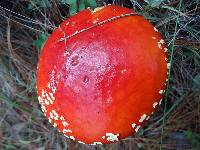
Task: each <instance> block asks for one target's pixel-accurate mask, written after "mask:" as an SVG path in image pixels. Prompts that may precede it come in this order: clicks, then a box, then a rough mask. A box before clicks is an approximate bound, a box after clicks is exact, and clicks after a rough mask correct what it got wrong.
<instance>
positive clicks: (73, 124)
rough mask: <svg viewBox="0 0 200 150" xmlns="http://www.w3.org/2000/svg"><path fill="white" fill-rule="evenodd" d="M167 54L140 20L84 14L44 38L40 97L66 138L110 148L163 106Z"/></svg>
mask: <svg viewBox="0 0 200 150" xmlns="http://www.w3.org/2000/svg"><path fill="white" fill-rule="evenodd" d="M166 52H167V48H166V47H165V45H164V40H162V39H161V35H160V33H159V32H158V30H157V29H156V28H155V27H153V25H151V24H150V23H149V22H148V21H147V20H145V19H144V18H143V17H142V16H140V15H138V14H136V13H134V12H133V11H132V10H130V9H127V8H124V7H119V6H113V5H109V6H105V7H101V8H100V9H96V10H94V11H91V10H89V9H87V10H83V11H81V12H79V13H77V14H76V15H74V16H72V17H69V18H67V19H66V20H65V21H64V22H62V23H61V25H60V26H59V27H58V28H57V29H55V31H54V32H53V33H52V34H51V36H50V37H49V38H48V40H47V42H46V43H45V45H44V47H43V49H42V52H41V54H40V58H39V64H38V73H37V90H38V99H39V103H40V105H41V108H42V111H43V112H44V115H45V116H46V117H47V118H48V119H49V122H50V123H51V124H53V126H54V127H56V128H57V129H58V131H60V132H62V133H63V134H64V135H65V136H66V137H68V138H70V139H72V140H76V141H78V142H79V143H86V144H92V145H95V144H107V143H111V142H115V141H118V140H120V139H123V138H126V137H127V136H130V135H132V134H134V133H135V132H137V131H138V130H139V129H140V127H141V126H142V125H143V123H144V122H145V121H146V120H148V119H149V117H150V115H151V114H152V112H154V109H155V108H156V106H157V105H159V104H160V103H161V99H162V98H163V96H164V92H165V88H166V78H167V68H168V67H169V64H168V63H167V53H166Z"/></svg>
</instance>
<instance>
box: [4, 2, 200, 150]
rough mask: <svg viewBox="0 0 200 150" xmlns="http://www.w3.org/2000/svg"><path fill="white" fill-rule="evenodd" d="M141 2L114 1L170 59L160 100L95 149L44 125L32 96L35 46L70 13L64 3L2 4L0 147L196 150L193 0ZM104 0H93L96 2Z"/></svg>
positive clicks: (197, 56)
mask: <svg viewBox="0 0 200 150" xmlns="http://www.w3.org/2000/svg"><path fill="white" fill-rule="evenodd" d="M145 1H146V2H142V1H140V0H131V1H114V3H115V4H117V5H122V4H123V5H124V6H126V7H129V8H133V9H134V10H135V11H136V12H138V13H140V14H142V15H143V16H144V17H145V18H146V19H148V20H149V21H150V22H152V24H154V25H155V26H156V27H157V28H158V29H159V31H160V32H161V33H162V35H163V38H164V39H165V41H166V44H167V45H168V48H169V56H170V63H171V64H172V65H171V68H170V74H169V81H168V84H167V85H168V86H167V93H166V97H165V100H164V101H163V104H162V105H161V106H160V107H159V108H158V111H157V112H155V113H154V115H153V116H152V117H151V119H150V121H149V123H148V124H147V125H145V126H144V127H143V129H141V130H140V132H139V133H138V134H135V135H133V136H131V137H128V138H127V139H124V140H122V141H120V142H117V143H113V144H110V145H106V146H96V147H94V146H93V147H89V146H85V145H82V144H78V143H76V142H73V141H71V140H66V139H65V137H64V136H63V135H62V134H61V133H59V132H57V130H56V129H55V128H53V127H52V125H50V124H49V123H48V121H47V119H46V118H45V117H44V116H43V113H42V112H41V110H40V107H39V104H38V101H37V92H36V89H35V83H36V70H37V62H38V56H39V52H40V48H41V47H42V44H43V42H44V41H45V40H46V36H47V35H49V34H50V33H51V32H52V31H53V29H54V28H55V27H56V26H58V25H59V24H60V23H61V22H62V20H63V19H64V18H65V17H66V16H69V7H68V5H66V4H63V2H61V1H59V0H58V1H51V0H50V1H48V0H42V1H40V2H39V1H36V0H34V1H31V2H25V1H23V2H22V1H21V2H19V1H9V0H5V1H4V2H0V45H1V47H0V149H2V150H13V149H27V150H28V149H31V150H32V149H39V150H43V149H58V150H59V149H78V150H79V149H102V150H103V149H134V150H137V149H144V150H150V149H153V150H154V149H155V150H157V149H178V148H179V149H182V150H184V149H194V150H196V149H198V148H199V136H200V99H199V97H200V50H199V49H200V32H199V29H200V16H199V15H198V14H199V13H200V10H199V8H198V7H197V6H198V5H199V0H193V1H189V0H185V1H183V0H180V1H176V0H175V1H174V0H173V1H172V0H169V1H167V0H145ZM105 2H106V1H97V5H98V6H101V5H103V4H104V3H105ZM30 6H31V7H30ZM76 10H78V9H76ZM180 139H181V140H180ZM174 141H175V142H174ZM181 141H184V142H181Z"/></svg>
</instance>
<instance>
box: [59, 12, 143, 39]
mask: <svg viewBox="0 0 200 150" xmlns="http://www.w3.org/2000/svg"><path fill="white" fill-rule="evenodd" d="M129 16H140V14H138V13H134V12H132V13H128V14H121V15H119V16H114V17H111V18H109V19H107V20H103V21H101V22H98V23H95V24H94V25H92V26H91V27H88V28H85V29H82V30H79V31H76V32H74V33H72V34H71V35H68V36H66V37H64V38H61V39H60V40H58V42H62V41H64V40H66V39H69V38H71V37H73V36H75V35H77V34H80V33H82V32H85V31H88V30H90V29H93V28H95V27H97V26H100V25H103V24H105V23H108V22H110V21H114V20H117V19H120V18H124V17H129Z"/></svg>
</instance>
